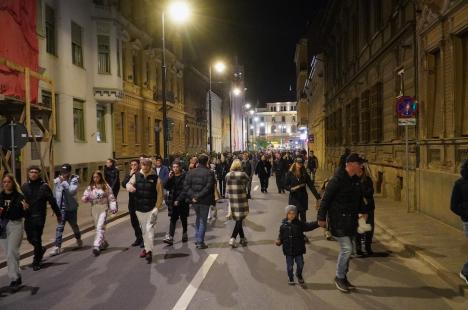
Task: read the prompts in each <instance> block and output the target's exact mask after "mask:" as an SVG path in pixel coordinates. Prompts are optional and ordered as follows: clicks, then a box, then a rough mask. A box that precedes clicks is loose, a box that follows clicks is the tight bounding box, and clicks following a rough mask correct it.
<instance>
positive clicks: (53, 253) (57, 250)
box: [50, 246, 61, 256]
mask: <svg viewBox="0 0 468 310" xmlns="http://www.w3.org/2000/svg"><path fill="white" fill-rule="evenodd" d="M60 252H61V250H60V247H58V246H54V247H53V248H52V250H51V251H50V256H57V255H59V254H60Z"/></svg>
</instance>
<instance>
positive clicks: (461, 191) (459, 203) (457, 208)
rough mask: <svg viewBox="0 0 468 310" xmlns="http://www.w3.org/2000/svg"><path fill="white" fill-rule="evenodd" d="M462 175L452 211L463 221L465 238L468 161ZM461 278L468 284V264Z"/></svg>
mask: <svg viewBox="0 0 468 310" xmlns="http://www.w3.org/2000/svg"><path fill="white" fill-rule="evenodd" d="M460 174H461V178H459V179H458V180H457V181H456V182H455V184H454V185H453V190H452V198H451V200H450V209H451V210H452V212H453V213H455V214H456V215H458V216H459V217H460V219H461V220H462V222H463V230H464V232H465V237H468V160H465V162H464V163H463V164H462V166H461V169H460ZM460 278H462V279H463V280H464V281H465V282H466V284H468V262H467V263H465V265H464V266H463V268H462V270H461V271H460Z"/></svg>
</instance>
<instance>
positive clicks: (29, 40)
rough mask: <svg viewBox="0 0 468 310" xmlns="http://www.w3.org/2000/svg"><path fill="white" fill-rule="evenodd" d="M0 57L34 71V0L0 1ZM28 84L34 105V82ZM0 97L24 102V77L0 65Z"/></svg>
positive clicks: (35, 84)
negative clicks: (0, 95) (1, 95)
mask: <svg viewBox="0 0 468 310" xmlns="http://www.w3.org/2000/svg"><path fill="white" fill-rule="evenodd" d="M0 57H1V58H5V59H6V60H10V61H12V62H13V63H15V64H18V65H21V66H24V67H28V68H30V69H31V70H33V71H36V72H37V70H38V62H39V49H38V40H37V35H36V0H0ZM30 85H31V86H30V87H31V102H37V89H38V80H37V79H34V78H31V84H30ZM0 94H3V95H5V96H11V97H15V98H18V99H20V100H24V97H25V83H24V74H21V73H19V72H17V71H15V70H12V69H10V68H8V67H6V66H4V65H0Z"/></svg>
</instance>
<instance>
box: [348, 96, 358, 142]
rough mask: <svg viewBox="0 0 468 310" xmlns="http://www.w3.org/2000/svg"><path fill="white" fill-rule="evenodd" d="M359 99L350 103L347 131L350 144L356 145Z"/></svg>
mask: <svg viewBox="0 0 468 310" xmlns="http://www.w3.org/2000/svg"><path fill="white" fill-rule="evenodd" d="M358 103H359V99H358V98H354V99H353V101H352V102H351V108H350V109H351V111H350V112H351V117H350V121H351V124H350V127H348V128H347V129H348V130H349V131H351V143H352V144H357V143H358V142H359V106H358Z"/></svg>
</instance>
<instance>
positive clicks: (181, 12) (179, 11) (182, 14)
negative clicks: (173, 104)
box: [161, 1, 190, 159]
mask: <svg viewBox="0 0 468 310" xmlns="http://www.w3.org/2000/svg"><path fill="white" fill-rule="evenodd" d="M166 9H167V12H168V13H169V17H170V18H171V20H173V21H175V22H176V23H179V24H181V23H183V22H185V21H186V20H187V19H188V17H189V15H190V9H189V6H188V4H187V2H185V1H174V2H172V3H171V4H169V6H168V7H167V8H166ZM165 15H166V12H165V10H164V9H163V11H162V14H161V23H162V64H161V69H162V114H163V140H164V154H163V155H164V159H168V158H169V157H168V155H169V141H168V138H169V137H168V134H169V126H168V125H169V124H168V121H167V102H166V80H167V67H166V21H165V19H166V16H165Z"/></svg>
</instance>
